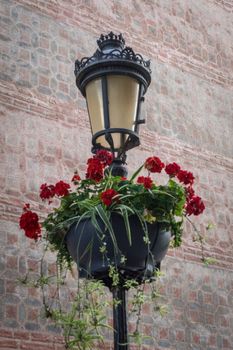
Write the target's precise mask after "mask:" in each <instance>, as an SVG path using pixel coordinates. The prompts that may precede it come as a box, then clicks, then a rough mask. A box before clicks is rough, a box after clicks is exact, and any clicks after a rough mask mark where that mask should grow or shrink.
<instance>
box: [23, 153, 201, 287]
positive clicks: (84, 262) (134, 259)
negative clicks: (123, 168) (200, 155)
mask: <svg viewBox="0 0 233 350" xmlns="http://www.w3.org/2000/svg"><path fill="white" fill-rule="evenodd" d="M112 160H113V155H112V154H111V153H109V152H107V151H104V150H102V151H98V152H97V154H96V155H95V156H94V157H93V158H90V159H88V161H87V172H86V178H85V179H83V180H82V179H81V178H80V176H79V174H78V172H76V173H75V174H74V176H73V178H72V182H73V187H74V190H73V191H72V190H71V185H70V184H68V183H65V182H64V181H59V182H57V183H56V184H55V185H47V184H43V185H41V188H40V197H41V199H42V200H44V201H48V203H49V205H51V204H52V202H53V198H54V197H58V198H59V199H60V206H59V207H57V208H53V210H52V211H51V213H50V214H49V215H48V216H47V218H46V219H45V220H44V221H43V223H42V224H40V223H39V218H38V215H37V214H36V213H34V212H32V211H31V210H30V205H29V204H26V205H25V206H24V213H23V214H22V216H21V218H20V227H21V228H22V229H24V230H25V234H26V236H27V237H29V238H33V239H35V240H38V239H41V238H42V239H45V240H46V241H48V242H49V243H50V245H51V248H52V250H56V251H57V257H58V262H59V263H60V264H62V263H68V265H70V264H71V262H72V259H73V260H75V261H76V262H77V265H78V268H79V273H80V277H94V278H96V279H102V280H103V281H105V283H108V284H109V283H110V282H109V281H108V280H109V269H110V267H114V268H115V269H116V270H117V271H118V273H119V274H120V277H122V278H123V279H127V278H128V279H131V278H134V279H137V280H138V281H144V280H145V279H147V278H150V277H151V276H152V275H153V272H154V270H155V269H156V268H159V266H160V262H161V260H162V259H163V258H164V256H165V254H166V252H167V249H168V245H169V242H170V239H171V237H172V243H173V245H174V246H179V245H180V244H181V237H182V224H183V219H184V218H185V217H186V216H187V215H192V214H193V215H199V214H201V213H202V212H203V210H204V208H205V206H204V203H203V201H202V200H201V198H200V197H198V196H196V195H195V192H194V189H193V182H194V176H193V174H192V173H191V172H188V171H186V170H182V169H181V168H180V166H179V165H178V164H176V163H170V164H167V165H166V166H165V164H164V163H163V162H162V161H161V160H160V159H159V158H158V157H150V158H148V159H147V160H146V161H145V163H144V164H143V165H142V166H141V167H140V168H139V169H138V170H137V171H136V172H135V173H134V174H133V175H132V176H131V178H130V179H127V178H124V177H120V176H113V174H112V173H111V170H110V171H106V169H109V168H108V166H109V165H110V164H111V163H112ZM143 168H145V169H146V170H147V172H148V174H147V176H139V174H140V172H141V171H142V170H143ZM113 169H114V167H113ZM163 169H164V170H165V172H166V173H167V175H168V176H169V179H168V182H167V183H166V184H165V185H158V184H157V183H156V181H154V179H153V178H152V177H151V174H153V173H154V174H155V173H161V172H162V170H163ZM41 227H43V228H44V229H45V234H44V235H43V236H42V234H41Z"/></svg>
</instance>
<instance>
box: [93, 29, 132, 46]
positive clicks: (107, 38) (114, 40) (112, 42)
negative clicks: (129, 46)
mask: <svg viewBox="0 0 233 350" xmlns="http://www.w3.org/2000/svg"><path fill="white" fill-rule="evenodd" d="M97 44H98V46H99V48H100V50H104V49H105V48H106V47H109V46H110V47H117V48H119V47H120V48H121V49H123V48H124V46H125V40H124V38H123V36H122V34H119V35H117V34H114V33H113V32H110V33H109V34H106V35H104V34H101V35H100V38H99V39H98V40H97Z"/></svg>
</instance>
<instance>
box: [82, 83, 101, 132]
mask: <svg viewBox="0 0 233 350" xmlns="http://www.w3.org/2000/svg"><path fill="white" fill-rule="evenodd" d="M86 100H87V107H88V112H89V117H90V122H91V129H92V133H93V134H95V133H96V132H98V131H100V130H103V129H104V128H105V126H104V109H103V93H102V82H101V79H100V78H99V79H95V80H92V81H91V82H90V83H88V85H87V86H86Z"/></svg>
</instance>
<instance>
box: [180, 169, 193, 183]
mask: <svg viewBox="0 0 233 350" xmlns="http://www.w3.org/2000/svg"><path fill="white" fill-rule="evenodd" d="M177 178H178V179H179V181H180V182H183V183H184V184H185V185H192V184H193V181H194V179H195V177H194V176H193V174H192V173H191V172H190V171H186V170H180V171H179V172H178V174H177Z"/></svg>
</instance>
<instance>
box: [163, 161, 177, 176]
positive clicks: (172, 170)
mask: <svg viewBox="0 0 233 350" xmlns="http://www.w3.org/2000/svg"><path fill="white" fill-rule="evenodd" d="M165 171H166V173H167V174H168V175H169V176H171V177H172V176H176V175H177V174H178V172H179V171H180V166H179V165H178V164H177V163H170V164H167V165H166V167H165Z"/></svg>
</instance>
